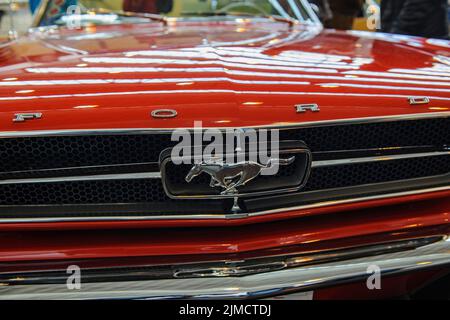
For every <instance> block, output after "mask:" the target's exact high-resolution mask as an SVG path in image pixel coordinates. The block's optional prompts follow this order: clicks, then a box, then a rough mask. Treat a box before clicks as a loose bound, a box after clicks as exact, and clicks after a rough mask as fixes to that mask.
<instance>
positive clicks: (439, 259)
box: [0, 236, 450, 300]
mask: <svg viewBox="0 0 450 320" xmlns="http://www.w3.org/2000/svg"><path fill="white" fill-rule="evenodd" d="M448 264H450V238H449V237H448V236H444V237H442V240H441V241H438V242H435V243H432V244H429V245H425V246H421V247H418V248H416V249H411V250H403V251H400V252H395V253H385V254H379V255H375V256H368V257H363V258H353V259H348V260H343V261H335V262H327V263H322V264H321V263H315V264H312V265H306V266H300V267H295V268H292V269H285V270H276V271H270V272H265V273H260V274H254V275H247V276H243V277H222V278H220V277H219V278H187V279H163V280H144V281H123V282H117V281H116V282H115V281H109V282H98V283H83V284H82V286H81V289H80V290H68V289H67V287H66V285H61V284H48V285H13V286H0V299H5V300H12V299H58V300H60V299H217V298H222V299H246V298H264V297H271V296H279V295H284V294H289V293H294V292H301V291H306V290H314V289H317V288H322V287H327V286H332V285H336V284H339V283H349V282H354V281H361V280H366V279H367V277H368V275H370V274H368V268H369V267H370V266H374V265H376V266H377V267H379V268H380V271H381V275H382V276H383V277H384V276H392V275H398V274H402V273H405V272H411V271H417V270H424V269H428V268H430V267H439V266H445V265H448Z"/></svg>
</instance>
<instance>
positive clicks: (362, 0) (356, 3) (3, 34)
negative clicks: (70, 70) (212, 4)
mask: <svg viewBox="0 0 450 320" xmlns="http://www.w3.org/2000/svg"><path fill="white" fill-rule="evenodd" d="M58 1H64V0H58ZM89 1H91V2H104V3H105V7H106V8H107V9H111V10H120V9H121V8H122V7H123V3H124V1H127V0H89ZM89 1H87V0H84V1H83V2H84V3H86V2H89ZM148 1H152V0H148ZM186 1H203V2H204V1H206V0H186ZM280 1H283V0H280ZM309 1H310V2H311V4H312V5H313V7H314V9H315V11H316V12H317V14H318V15H319V17H320V18H321V20H322V22H323V24H324V25H325V26H326V27H327V28H334V29H342V30H349V29H353V30H365V31H383V32H392V33H402V34H412V35H418V36H427V37H436V38H447V39H448V37H449V34H450V29H449V27H448V20H449V19H450V10H449V4H450V0H422V1H420V0H309ZM421 2H422V4H420V3H421ZM39 3H40V0H0V38H2V39H7V38H8V36H12V35H14V34H23V33H25V32H26V31H27V29H28V28H29V27H30V26H31V23H32V19H33V14H32V11H35V10H36V8H37V7H38V5H39ZM430 3H436V4H437V5H438V6H440V8H441V9H442V10H440V11H445V18H446V19H447V21H446V32H445V34H442V27H443V26H442V24H443V23H444V21H443V19H442V18H441V19H440V21H437V20H438V19H436V16H435V17H430V18H429V19H428V20H427V22H424V23H425V24H426V26H403V25H402V23H403V22H401V21H396V20H399V19H401V16H402V15H401V14H400V13H401V12H407V13H408V16H409V17H407V18H408V19H404V20H405V21H406V20H411V16H413V19H412V20H414V15H417V16H418V18H416V19H415V20H417V19H419V17H420V15H421V14H422V15H423V11H424V10H423V8H424V7H421V5H422V6H426V8H428V9H429V7H430ZM436 10H437V9H436ZM433 16H434V14H433ZM441 17H442V12H441ZM405 23H409V22H405ZM436 23H440V26H434V27H435V28H440V30H441V31H440V33H436V32H435V31H434V30H431V31H430V30H429V32H428V33H426V32H425V31H424V30H423V29H424V28H428V29H429V25H431V24H436ZM402 28H403V29H402ZM408 28H409V29H410V30H408ZM432 29H433V28H432ZM433 31H434V32H433ZM424 32H425V34H424ZM415 33H416V34H415Z"/></svg>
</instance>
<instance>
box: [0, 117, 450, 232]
mask: <svg viewBox="0 0 450 320" xmlns="http://www.w3.org/2000/svg"><path fill="white" fill-rule="evenodd" d="M436 118H437V119H439V118H443V119H447V118H450V111H448V112H432V113H419V114H409V115H396V116H384V117H366V118H354V119H339V120H325V121H315V122H303V123H295V124H289V125H281V126H280V125H272V126H253V127H245V128H241V129H247V128H248V129H250V128H257V129H270V128H272V129H280V130H289V129H297V128H298V129H301V128H309V127H326V126H337V125H349V124H369V123H381V122H386V123H389V122H395V121H408V120H424V119H436ZM205 129H208V128H206V127H205ZM215 129H219V130H225V129H239V128H237V127H232V128H217V127H215ZM187 130H191V129H190V128H188V129H187ZM172 131H173V129H168V128H165V129H160V128H158V129H156V128H145V129H98V130H89V129H86V130H49V131H23V132H17V131H16V132H0V138H15V137H52V136H80V135H82V136H84V135H128V134H130V135H132V134H159V133H160V134H167V133H170V132H172ZM448 190H450V185H445V186H442V185H441V186H439V185H437V186H436V185H435V186H428V187H426V188H419V189H416V190H409V191H401V192H391V193H385V194H378V195H369V196H360V197H358V196H356V197H349V198H347V199H342V200H335V201H327V202H325V201H322V202H318V203H314V204H304V205H296V206H284V207H280V208H277V209H272V210H261V211H257V212H246V213H242V214H236V213H233V214H231V213H230V214H211V215H210V214H183V215H150V216H148V215H140V216H103V217H101V216H100V217H99V216H95V217H55V218H53V217H43V218H34V217H33V218H30V217H28V218H7V219H3V218H1V219H0V224H13V223H45V222H89V221H91V222H92V221H97V222H101V221H142V220H149V221H151V220H213V219H215V220H223V219H225V220H230V219H243V218H249V217H257V216H263V215H271V214H276V213H280V212H289V211H296V210H305V209H314V208H321V207H327V206H331V205H342V204H349V203H356V202H363V201H372V200H381V199H387V198H395V197H404V196H410V195H417V194H427V193H432V192H440V191H448ZM34 207H37V208H39V207H44V206H39V205H37V206H34ZM0 208H1V207H0ZM16 208H20V207H16Z"/></svg>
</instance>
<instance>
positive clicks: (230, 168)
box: [186, 157, 295, 195]
mask: <svg viewBox="0 0 450 320" xmlns="http://www.w3.org/2000/svg"><path fill="white" fill-rule="evenodd" d="M294 161H295V157H291V158H289V159H270V160H269V161H268V162H267V164H266V165H262V164H259V163H257V162H253V161H246V162H240V163H235V164H227V163H224V162H222V161H217V162H216V161H209V162H202V163H198V164H195V165H194V167H192V169H191V170H190V171H189V173H188V175H187V176H186V181H187V182H188V183H189V182H191V181H192V179H194V178H195V177H197V176H199V175H201V174H202V173H203V172H204V173H207V174H209V175H210V176H211V182H210V184H209V186H210V187H211V188H215V187H221V188H223V189H224V190H223V191H222V192H221V195H238V193H239V191H238V190H237V188H239V187H241V186H245V185H246V184H247V183H249V182H250V181H252V180H254V179H256V178H257V177H258V176H259V175H260V174H261V172H262V170H264V169H269V168H270V167H271V166H272V165H273V164H275V163H278V164H279V165H281V166H287V165H290V164H292V163H293V162H294Z"/></svg>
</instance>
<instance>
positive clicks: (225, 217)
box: [0, 185, 450, 224]
mask: <svg viewBox="0 0 450 320" xmlns="http://www.w3.org/2000/svg"><path fill="white" fill-rule="evenodd" d="M441 191H450V185H448V186H443V187H437V188H427V189H419V190H412V191H406V192H396V193H387V194H381V195H376V196H367V197H359V198H349V199H343V200H337V201H332V202H331V203H330V202H329V201H328V202H321V203H315V204H310V205H303V206H292V207H285V208H279V209H273V210H264V211H259V212H253V213H242V214H241V213H238V214H226V215H178V216H176V215H159V216H158V215H152V216H118V217H107V216H105V217H61V218H59V217H58V218H22V219H21V218H14V219H12V218H7V219H0V224H16V223H54V222H124V221H158V220H159V221H161V220H168V221H172V220H181V221H182V220H240V219H247V218H251V217H260V216H265V215H272V214H277V213H280V212H290V211H297V210H308V209H317V208H323V207H328V206H332V205H333V206H335V205H344V204H352V203H358V202H365V201H375V200H383V199H389V198H400V197H406V196H413V195H419V194H427V193H435V192H441ZM37 207H39V206H37Z"/></svg>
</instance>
